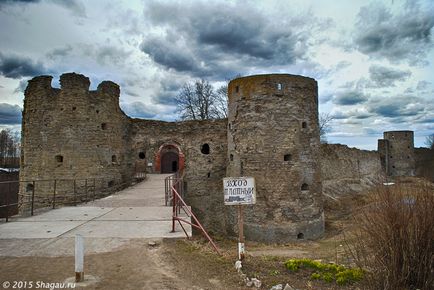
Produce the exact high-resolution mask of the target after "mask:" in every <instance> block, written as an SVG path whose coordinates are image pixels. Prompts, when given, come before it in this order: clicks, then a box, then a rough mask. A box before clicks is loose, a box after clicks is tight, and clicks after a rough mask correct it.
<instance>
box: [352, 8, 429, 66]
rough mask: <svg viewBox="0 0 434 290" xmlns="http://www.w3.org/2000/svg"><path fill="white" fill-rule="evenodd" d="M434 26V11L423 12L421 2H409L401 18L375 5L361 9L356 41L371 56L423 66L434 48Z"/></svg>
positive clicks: (360, 48)
mask: <svg viewBox="0 0 434 290" xmlns="http://www.w3.org/2000/svg"><path fill="white" fill-rule="evenodd" d="M433 27H434V10H433V9H426V10H423V9H421V8H420V7H419V5H418V1H408V2H407V5H406V7H405V9H404V10H403V12H402V13H401V14H399V15H393V14H392V13H391V12H390V10H389V9H388V8H387V7H386V6H385V5H384V4H382V3H377V2H375V3H371V4H369V5H367V6H364V7H362V8H361V9H360V11H359V14H358V23H357V25H356V30H355V39H354V41H355V44H356V46H357V48H358V49H359V50H360V51H361V52H362V53H365V54H367V55H370V56H373V57H385V58H387V59H389V60H390V61H393V62H397V61H401V60H403V59H404V60H405V59H408V60H409V62H410V63H412V64H414V62H417V63H420V62H422V61H423V58H424V57H425V56H426V52H427V51H428V49H429V48H431V47H432V39H431V37H432V35H431V34H432V28H433Z"/></svg>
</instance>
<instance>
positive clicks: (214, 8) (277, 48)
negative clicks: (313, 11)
mask: <svg viewBox="0 0 434 290" xmlns="http://www.w3.org/2000/svg"><path fill="white" fill-rule="evenodd" d="M145 16H146V17H147V19H149V20H150V21H151V23H152V24H153V25H154V26H156V27H159V28H160V29H162V31H164V32H162V33H161V34H160V35H159V36H158V37H156V36H155V35H154V36H148V37H145V38H144V40H143V42H142V44H141V50H142V51H143V52H145V53H146V54H148V55H149V56H150V57H151V58H152V60H153V61H154V62H156V63H158V64H160V65H163V66H164V67H166V68H171V69H174V70H176V71H178V72H189V73H192V74H193V75H194V76H209V75H212V76H219V77H220V78H224V77H230V76H232V75H236V74H238V73H244V71H245V70H246V67H247V66H249V67H256V66H265V67H267V66H272V65H288V64H294V63H295V62H296V60H298V59H302V58H303V57H304V56H305V53H306V50H307V49H306V46H307V40H308V38H309V35H310V34H311V33H312V30H314V29H313V28H312V27H313V26H314V23H315V21H316V19H315V18H311V19H310V22H309V25H311V26H310V27H309V28H308V24H306V23H307V22H306V21H300V19H296V20H294V19H291V18H286V19H284V20H280V19H278V20H276V21H270V20H269V19H268V18H267V17H266V16H265V15H264V14H262V13H260V12H259V11H258V10H257V9H254V8H252V7H249V6H246V5H244V6H243V5H242V4H230V3H226V4H225V5H221V4H210V3H206V4H205V3H201V2H200V3H197V2H196V3H194V4H186V3H182V4H181V3H159V2H150V3H147V7H146V8H145Z"/></svg>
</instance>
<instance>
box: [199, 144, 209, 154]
mask: <svg viewBox="0 0 434 290" xmlns="http://www.w3.org/2000/svg"><path fill="white" fill-rule="evenodd" d="M200 152H202V154H205V155H208V154H209V152H210V149H209V145H208V143H205V144H203V145H202V147H201V148H200Z"/></svg>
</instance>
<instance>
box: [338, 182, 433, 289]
mask: <svg viewBox="0 0 434 290" xmlns="http://www.w3.org/2000/svg"><path fill="white" fill-rule="evenodd" d="M369 201H370V202H369V204H368V205H367V206H365V207H364V208H362V209H361V210H359V211H358V214H357V215H356V216H355V220H356V224H357V225H358V230H357V231H356V233H355V237H353V238H355V241H356V242H355V244H354V245H353V246H351V247H350V248H349V249H350V250H351V253H352V254H353V256H354V258H355V261H356V263H357V264H358V266H359V267H362V268H364V269H367V270H368V273H367V275H368V276H369V278H368V279H366V280H367V281H369V282H370V283H369V285H368V287H370V288H371V289H386V290H389V289H390V290H397V289H426V290H428V289H434V191H433V189H432V187H429V186H428V185H416V184H405V185H403V184H401V185H395V186H381V187H378V188H376V189H375V190H373V192H372V194H371V196H370V199H369ZM341 275H344V274H341ZM339 277H340V276H339ZM339 277H337V280H338V279H339Z"/></svg>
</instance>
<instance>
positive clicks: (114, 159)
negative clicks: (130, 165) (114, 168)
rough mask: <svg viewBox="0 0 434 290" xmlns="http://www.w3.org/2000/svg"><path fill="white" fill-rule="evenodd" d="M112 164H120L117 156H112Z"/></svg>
mask: <svg viewBox="0 0 434 290" xmlns="http://www.w3.org/2000/svg"><path fill="white" fill-rule="evenodd" d="M112 162H113V163H116V162H118V158H117V157H116V155H112Z"/></svg>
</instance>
